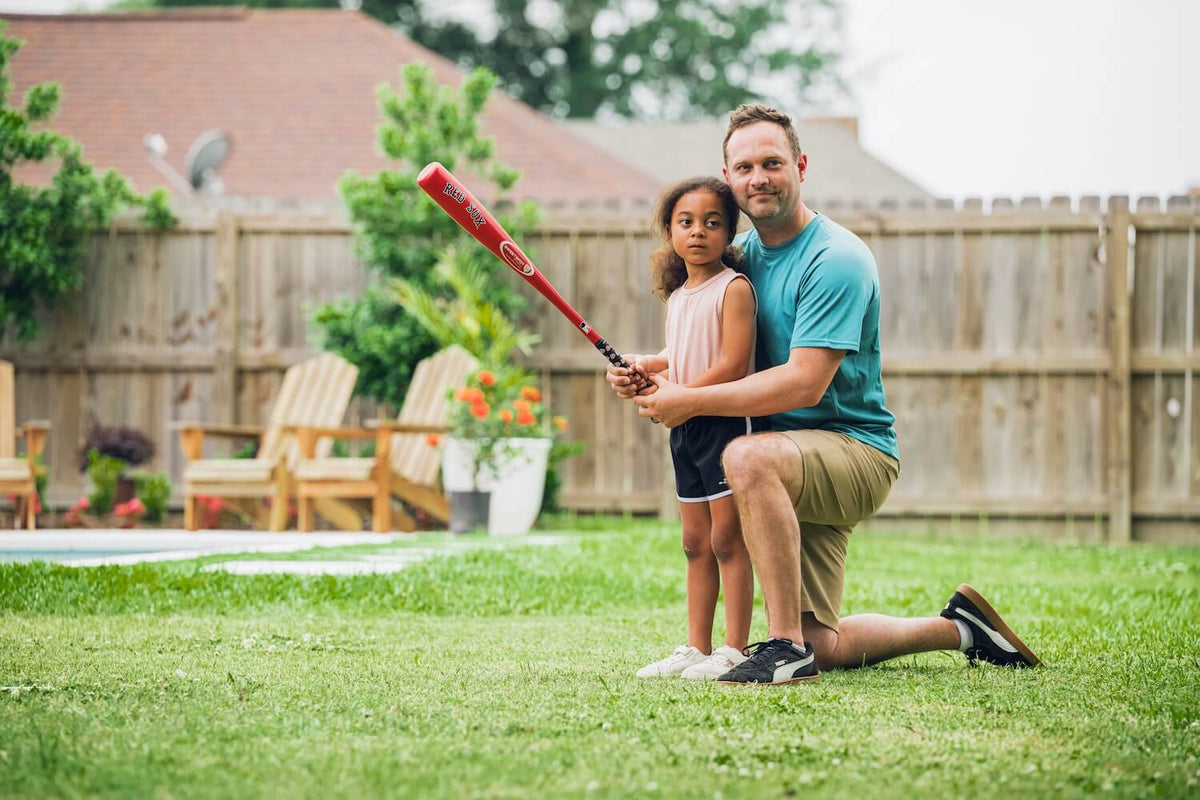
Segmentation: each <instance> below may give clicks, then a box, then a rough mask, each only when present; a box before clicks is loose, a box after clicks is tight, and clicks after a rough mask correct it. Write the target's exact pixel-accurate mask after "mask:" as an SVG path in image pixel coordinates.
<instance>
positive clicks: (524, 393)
mask: <svg viewBox="0 0 1200 800" xmlns="http://www.w3.org/2000/svg"><path fill="white" fill-rule="evenodd" d="M521 397H522V398H523V399H525V400H528V401H529V402H531V403H540V402H541V401H542V393H541V392H540V391H538V389H537V387H536V386H526V387H525V388H523V389H522V390H521Z"/></svg>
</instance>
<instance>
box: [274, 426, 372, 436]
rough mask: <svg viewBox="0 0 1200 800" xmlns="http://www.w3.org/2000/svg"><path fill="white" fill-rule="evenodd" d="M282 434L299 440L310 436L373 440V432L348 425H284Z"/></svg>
mask: <svg viewBox="0 0 1200 800" xmlns="http://www.w3.org/2000/svg"><path fill="white" fill-rule="evenodd" d="M283 432H284V433H290V434H292V435H293V436H295V437H297V438H300V437H302V436H312V437H314V439H322V438H325V437H329V438H331V439H374V438H375V431H373V430H367V429H366V428H355V427H352V426H348V425H338V426H332V427H331V426H328V425H284V426H283Z"/></svg>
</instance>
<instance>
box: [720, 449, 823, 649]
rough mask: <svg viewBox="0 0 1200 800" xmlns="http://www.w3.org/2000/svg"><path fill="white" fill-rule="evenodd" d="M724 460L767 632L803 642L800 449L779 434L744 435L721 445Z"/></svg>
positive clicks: (769, 634) (777, 637)
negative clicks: (764, 609) (797, 506)
mask: <svg viewBox="0 0 1200 800" xmlns="http://www.w3.org/2000/svg"><path fill="white" fill-rule="evenodd" d="M722 463H723V464H724V467H725V479H726V480H727V481H728V482H729V488H730V489H732V490H733V497H734V499H735V501H736V502H737V508H738V514H739V516H740V517H741V521H742V537H743V538H744V539H745V541H746V549H747V550H749V551H750V561H751V563H753V565H754V571H755V572H756V573H757V574H758V582H759V585H760V586H762V593H763V602H764V603H765V604H766V607H767V609H768V613H767V636H768V637H769V638H772V639H791V640H792V641H793V642H796V643H797V644H801V646H803V644H802V643H803V642H804V632H803V630H802V628H801V621H800V525H799V523H798V522H797V521H796V512H795V510H794V502H795V498H796V497H797V496H798V495H799V492H800V487H801V486H802V485H803V483H804V462H803V461H802V460H801V459H800V451H799V450H798V449H797V448H796V445H795V444H794V443H793V442H792V441H791V440H790V439H788V438H787V437H786V436H783V435H780V434H769V433H767V434H757V435H755V436H743V437H741V438H738V439H734V440H733V441H732V442H730V443H729V445H728V446H727V447H726V448H725V454H724V456H723V458H722Z"/></svg>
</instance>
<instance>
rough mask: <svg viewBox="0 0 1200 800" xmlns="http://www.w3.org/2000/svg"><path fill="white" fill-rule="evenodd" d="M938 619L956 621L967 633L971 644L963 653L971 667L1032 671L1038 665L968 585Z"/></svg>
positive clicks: (1032, 655)
mask: <svg viewBox="0 0 1200 800" xmlns="http://www.w3.org/2000/svg"><path fill="white" fill-rule="evenodd" d="M942 616H943V617H945V618H946V619H956V620H960V621H962V622H964V623H966V625H967V627H968V628H969V629H970V630H971V638H972V640H973V641H972V643H971V646H970V647H968V648H967V649H966V651H965V652H966V654H967V659H968V660H969V661H970V662H971V663H972V664H974V663H975V661H976V660H978V661H986V662H987V663H989V664H998V665H999V666H1002V667H1035V666H1037V665H1038V663H1039V659H1038V657H1037V656H1036V655H1034V654H1033V651H1032V650H1030V649H1029V648H1028V647H1027V646H1026V645H1025V643H1024V642H1022V641H1021V640H1020V639H1019V638H1018V637H1017V635H1016V634H1015V633H1013V632H1012V628H1010V627H1008V626H1007V625H1005V624H1004V620H1003V619H1001V618H1000V615H999V614H997V613H996V609H994V608H992V605H991V603H989V602H988V601H987V600H984V599H983V595H981V594H980V593H979V592H977V591H976V590H975V589H974V588H972V587H971V586H970V585H968V584H965V583H964V584H963V585H962V586H959V587H958V591H957V592H955V593H954V596H953V597H951V598H950V602H949V603H946V607H945V608H943V609H942Z"/></svg>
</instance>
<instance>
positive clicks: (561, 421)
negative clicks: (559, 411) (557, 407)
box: [554, 417, 567, 431]
mask: <svg viewBox="0 0 1200 800" xmlns="http://www.w3.org/2000/svg"><path fill="white" fill-rule="evenodd" d="M554 427H556V428H558V429H559V430H560V431H566V429H567V418H566V417H555V418H554Z"/></svg>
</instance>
